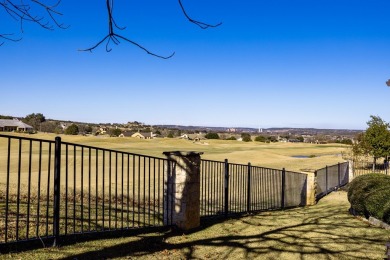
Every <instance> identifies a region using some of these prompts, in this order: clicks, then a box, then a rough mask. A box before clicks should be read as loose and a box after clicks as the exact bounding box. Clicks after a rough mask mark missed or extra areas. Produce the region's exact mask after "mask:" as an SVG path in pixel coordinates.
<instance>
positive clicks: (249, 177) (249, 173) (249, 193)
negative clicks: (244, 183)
mask: <svg viewBox="0 0 390 260" xmlns="http://www.w3.org/2000/svg"><path fill="white" fill-rule="evenodd" d="M251 167H252V165H251V163H248V191H247V192H248V193H247V207H246V211H247V212H248V213H249V212H250V211H251Z"/></svg>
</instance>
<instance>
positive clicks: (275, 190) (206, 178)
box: [201, 160, 307, 217]
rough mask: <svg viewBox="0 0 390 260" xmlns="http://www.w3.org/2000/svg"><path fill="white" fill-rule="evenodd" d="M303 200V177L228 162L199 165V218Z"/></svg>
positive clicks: (251, 210) (287, 204) (305, 192)
mask: <svg viewBox="0 0 390 260" xmlns="http://www.w3.org/2000/svg"><path fill="white" fill-rule="evenodd" d="M306 197H307V175H306V174H303V173H297V172H290V171H286V170H276V169H269V168H264V167H257V166H252V165H251V164H250V163H249V164H247V165H243V164H233V163H229V162H228V160H225V162H219V161H209V160H202V162H201V216H204V217H212V216H219V215H229V214H236V213H244V212H255V211H262V210H272V209H283V208H287V207H297V206H304V205H306Z"/></svg>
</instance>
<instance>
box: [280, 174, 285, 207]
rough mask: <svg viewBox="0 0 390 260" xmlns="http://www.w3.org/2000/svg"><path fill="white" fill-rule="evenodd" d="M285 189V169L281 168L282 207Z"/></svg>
mask: <svg viewBox="0 0 390 260" xmlns="http://www.w3.org/2000/svg"><path fill="white" fill-rule="evenodd" d="M285 190H286V169H285V168H283V170H282V201H281V206H282V209H284V204H285V201H284V197H285Z"/></svg>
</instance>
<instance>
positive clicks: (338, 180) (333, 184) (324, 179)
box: [315, 162, 349, 199]
mask: <svg viewBox="0 0 390 260" xmlns="http://www.w3.org/2000/svg"><path fill="white" fill-rule="evenodd" d="M315 175H316V178H317V186H316V199H319V198H321V197H323V196H325V195H327V194H328V193H329V192H331V191H334V190H337V189H338V188H340V187H342V186H344V185H346V184H347V183H348V182H349V163H348V162H345V163H339V164H336V165H332V166H327V167H325V168H322V169H319V170H317V171H316V172H315Z"/></svg>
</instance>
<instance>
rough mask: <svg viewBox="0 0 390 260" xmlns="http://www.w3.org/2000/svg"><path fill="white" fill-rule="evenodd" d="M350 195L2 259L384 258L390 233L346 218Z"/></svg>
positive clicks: (11, 254)
mask: <svg viewBox="0 0 390 260" xmlns="http://www.w3.org/2000/svg"><path fill="white" fill-rule="evenodd" d="M346 197H347V196H346V192H344V191H341V192H334V193H331V194H330V195H329V196H327V197H325V198H323V199H322V200H320V201H319V203H318V204H317V205H315V206H311V207H305V208H299V209H291V210H285V211H271V212H263V213H259V214H255V215H250V216H244V217H241V218H231V219H228V220H224V221H219V222H218V221H204V222H203V223H202V226H201V228H200V229H199V230H198V231H196V232H193V233H189V234H183V233H181V232H178V231H166V232H161V233H149V234H140V235H136V236H131V237H121V238H111V239H101V240H95V241H89V242H82V243H78V244H76V245H64V246H62V247H60V248H43V249H39V250H34V251H26V252H22V253H9V254H6V255H2V256H0V258H1V259H34V260H35V259H133V258H137V259H382V258H383V256H384V254H385V243H386V242H389V241H390V231H388V230H384V229H380V228H376V227H372V226H370V225H368V224H367V223H366V222H365V221H362V220H360V219H358V218H356V217H353V216H351V215H350V214H349V213H348V208H349V203H348V201H347V198H346Z"/></svg>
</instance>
